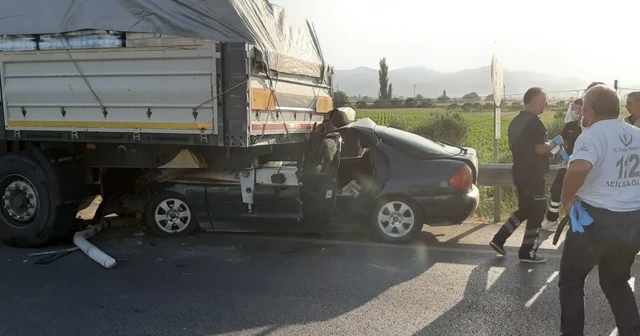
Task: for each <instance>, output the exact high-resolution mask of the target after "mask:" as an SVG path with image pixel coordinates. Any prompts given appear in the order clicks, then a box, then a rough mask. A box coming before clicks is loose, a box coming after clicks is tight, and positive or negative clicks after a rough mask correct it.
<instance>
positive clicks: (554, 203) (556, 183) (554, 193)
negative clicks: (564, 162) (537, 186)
mask: <svg viewBox="0 0 640 336" xmlns="http://www.w3.org/2000/svg"><path fill="white" fill-rule="evenodd" d="M566 173H567V168H560V169H558V173H557V174H556V177H555V178H554V179H553V184H551V190H550V194H551V197H550V198H551V200H550V201H549V209H548V210H547V220H548V221H550V222H555V221H557V220H558V217H559V216H560V213H559V211H560V204H561V203H560V196H561V194H562V184H563V183H564V175H565V174H566Z"/></svg>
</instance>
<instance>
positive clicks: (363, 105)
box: [356, 100, 369, 109]
mask: <svg viewBox="0 0 640 336" xmlns="http://www.w3.org/2000/svg"><path fill="white" fill-rule="evenodd" d="M368 107H369V104H367V102H366V101H364V100H360V101H358V102H357V103H356V108H359V109H366V108H368Z"/></svg>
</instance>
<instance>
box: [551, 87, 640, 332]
mask: <svg viewBox="0 0 640 336" xmlns="http://www.w3.org/2000/svg"><path fill="white" fill-rule="evenodd" d="M580 124H581V126H582V127H583V132H582V134H580V136H579V137H578V139H577V140H576V143H575V146H574V151H573V154H572V155H571V159H570V160H569V168H568V170H567V173H566V176H565V180H564V184H563V188H562V197H561V199H562V204H563V206H564V209H565V210H566V211H567V213H569V211H570V210H571V208H572V206H573V205H574V203H575V205H576V206H578V205H579V204H580V203H581V204H582V207H583V209H584V210H586V213H587V214H588V215H589V216H590V217H591V218H592V219H593V222H592V223H591V224H590V225H588V226H584V233H580V232H575V231H573V230H572V229H571V228H570V229H569V231H568V233H567V237H566V240H565V246H564V250H563V253H562V260H561V263H560V280H559V284H558V285H559V287H560V306H561V310H562V313H561V331H562V334H563V335H582V334H583V329H584V281H585V279H586V277H587V275H588V274H589V272H590V271H591V269H592V268H593V266H595V265H598V273H599V277H600V287H601V288H602V291H603V292H604V294H605V296H606V297H607V300H608V301H609V305H610V306H611V310H612V311H613V314H614V316H615V321H616V325H617V327H618V333H619V335H620V336H626V335H640V317H639V315H638V308H637V305H636V300H635V297H634V294H633V291H632V290H631V287H630V286H629V284H628V282H627V281H629V278H630V277H631V275H630V270H631V265H632V264H633V262H634V260H635V256H636V254H637V253H638V252H639V251H640V128H638V127H635V126H632V125H630V124H628V123H626V122H625V121H624V120H622V119H620V100H619V98H618V95H617V93H616V91H615V90H613V89H611V88H609V87H607V86H604V85H597V86H595V87H593V88H591V89H589V90H588V91H587V92H586V94H585V96H584V105H583V107H582V111H581V120H580ZM577 200H579V201H580V202H577ZM576 209H577V208H576ZM589 216H580V218H588V217H589ZM576 222H582V220H578V221H576ZM575 224H576V223H572V226H574V225H575ZM585 224H588V223H585ZM580 227H582V226H580Z"/></svg>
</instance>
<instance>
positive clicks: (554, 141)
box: [551, 135, 564, 146]
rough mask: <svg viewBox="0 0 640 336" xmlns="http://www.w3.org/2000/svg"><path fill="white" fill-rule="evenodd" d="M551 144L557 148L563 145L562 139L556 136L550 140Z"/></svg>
mask: <svg viewBox="0 0 640 336" xmlns="http://www.w3.org/2000/svg"><path fill="white" fill-rule="evenodd" d="M551 142H553V143H554V144H556V145H558V146H561V145H564V139H563V138H562V136H561V135H556V136H555V138H553V139H552V140H551Z"/></svg>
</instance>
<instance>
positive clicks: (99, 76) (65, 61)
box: [0, 46, 220, 138]
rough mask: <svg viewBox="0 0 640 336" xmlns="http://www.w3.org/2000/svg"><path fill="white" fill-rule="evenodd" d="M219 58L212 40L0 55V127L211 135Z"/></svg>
mask: <svg viewBox="0 0 640 336" xmlns="http://www.w3.org/2000/svg"><path fill="white" fill-rule="evenodd" d="M218 58H220V54H219V53H218V52H216V51H215V49H214V47H213V46H209V47H158V48H144V49H138V48H136V49H134V48H118V49H101V50H98V49H91V50H69V51H67V50H54V51H37V52H13V53H0V76H1V80H2V100H3V109H4V122H5V129H6V130H8V131H49V132H50V131H59V132H67V133H73V134H76V137H77V134H78V133H82V132H122V133H128V134H139V133H159V134H167V133H171V134H203V135H209V134H217V127H216V121H217V120H218V118H217V113H218V105H217V103H216V101H215V99H214V97H216V95H217V92H218V88H217V71H216V63H217V62H216V60H217V59H218ZM194 108H197V110H194ZM134 138H135V136H134Z"/></svg>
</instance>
